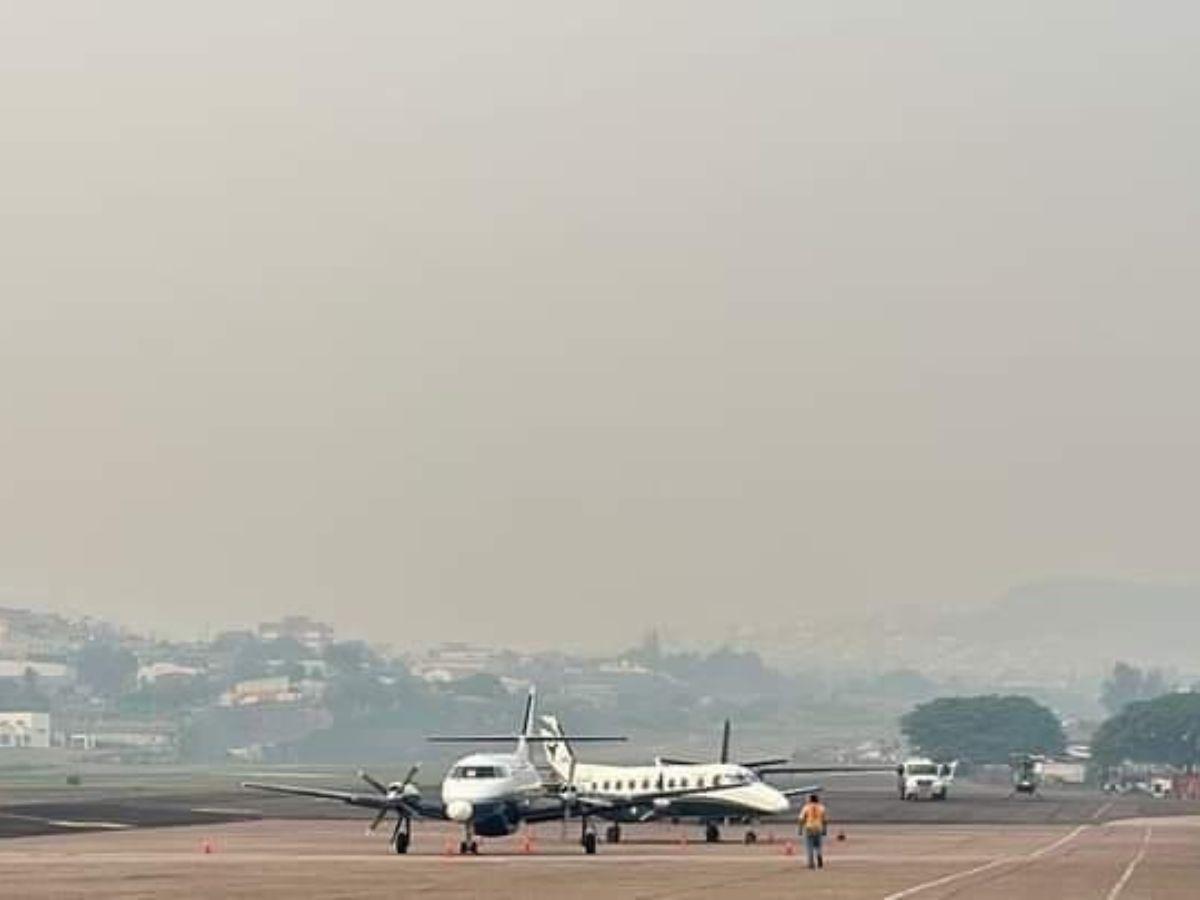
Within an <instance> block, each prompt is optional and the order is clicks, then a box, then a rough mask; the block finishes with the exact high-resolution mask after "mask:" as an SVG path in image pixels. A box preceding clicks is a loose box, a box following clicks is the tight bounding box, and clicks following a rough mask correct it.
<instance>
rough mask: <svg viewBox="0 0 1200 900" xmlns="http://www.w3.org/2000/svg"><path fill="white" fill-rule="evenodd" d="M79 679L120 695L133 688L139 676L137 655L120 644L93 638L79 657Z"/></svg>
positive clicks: (101, 691) (108, 694)
mask: <svg viewBox="0 0 1200 900" xmlns="http://www.w3.org/2000/svg"><path fill="white" fill-rule="evenodd" d="M76 668H77V670H78V672H79V680H80V682H82V683H83V684H85V685H87V686H88V687H90V688H91V689H92V690H93V691H95V692H96V693H97V694H100V695H102V696H105V697H116V696H118V695H119V694H120V693H121V692H122V691H124V690H125V689H126V688H129V687H132V685H133V680H134V677H135V676H136V675H137V668H138V661H137V657H136V656H134V655H133V654H132V653H130V652H129V651H128V650H126V649H125V648H124V647H121V646H120V645H119V644H115V643H109V642H107V641H89V642H88V643H86V644H84V645H83V648H82V649H81V650H80V651H79V657H78V658H77V659H76Z"/></svg>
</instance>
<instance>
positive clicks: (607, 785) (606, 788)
mask: <svg viewBox="0 0 1200 900" xmlns="http://www.w3.org/2000/svg"><path fill="white" fill-rule="evenodd" d="M610 784H611V782H608V781H606V782H604V789H605V790H606V791H607V790H608V789H609V786H610Z"/></svg>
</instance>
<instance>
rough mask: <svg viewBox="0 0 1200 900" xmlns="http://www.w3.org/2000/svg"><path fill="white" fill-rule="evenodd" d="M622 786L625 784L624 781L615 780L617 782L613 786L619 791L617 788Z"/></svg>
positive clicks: (619, 788)
mask: <svg viewBox="0 0 1200 900" xmlns="http://www.w3.org/2000/svg"><path fill="white" fill-rule="evenodd" d="M624 786H625V782H623V781H618V782H617V783H616V784H615V785H614V787H615V788H616V789H617V790H618V791H619V790H621V788H623V787H624Z"/></svg>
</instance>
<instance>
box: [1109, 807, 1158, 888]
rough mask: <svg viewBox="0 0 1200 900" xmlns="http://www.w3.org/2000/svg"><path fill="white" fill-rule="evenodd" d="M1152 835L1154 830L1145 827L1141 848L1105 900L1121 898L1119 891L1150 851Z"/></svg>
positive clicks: (1127, 882)
mask: <svg viewBox="0 0 1200 900" xmlns="http://www.w3.org/2000/svg"><path fill="white" fill-rule="evenodd" d="M1153 833H1154V829H1153V828H1151V827H1150V826H1149V825H1147V826H1146V830H1145V832H1144V833H1143V834H1142V846H1141V847H1140V848H1139V849H1138V852H1137V854H1136V855H1135V856H1134V857H1133V859H1131V860H1130V861H1129V865H1127V866H1126V867H1125V871H1124V872H1122V873H1121V877H1120V878H1118V879H1117V883H1116V884H1114V885H1113V886H1112V890H1111V891H1109V892H1108V897H1107V900H1117V898H1118V897H1120V896H1121V891H1123V890H1125V885H1127V884H1129V879H1130V878H1132V877H1133V870H1134V869H1136V868H1137V867H1138V865H1139V864H1140V863H1141V861H1142V860H1143V859H1145V858H1146V851H1147V850H1149V849H1150V835H1151V834H1153Z"/></svg>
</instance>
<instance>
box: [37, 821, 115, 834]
mask: <svg viewBox="0 0 1200 900" xmlns="http://www.w3.org/2000/svg"><path fill="white" fill-rule="evenodd" d="M42 821H44V822H45V823H46V824H47V825H54V826H56V827H58V828H104V829H108V830H110V831H119V830H120V829H123V828H132V827H133V826H132V825H126V824H125V823H124V822H74V821H71V820H70V819H43V820H42Z"/></svg>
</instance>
